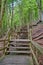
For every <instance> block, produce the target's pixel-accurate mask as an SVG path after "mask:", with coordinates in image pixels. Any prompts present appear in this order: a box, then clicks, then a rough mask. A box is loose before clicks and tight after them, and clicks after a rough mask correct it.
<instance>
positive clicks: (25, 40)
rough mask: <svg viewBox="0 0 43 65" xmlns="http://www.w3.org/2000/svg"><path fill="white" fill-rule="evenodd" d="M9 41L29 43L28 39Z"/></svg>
mask: <svg viewBox="0 0 43 65" xmlns="http://www.w3.org/2000/svg"><path fill="white" fill-rule="evenodd" d="M10 41H13V42H30V40H29V39H12V40H10Z"/></svg>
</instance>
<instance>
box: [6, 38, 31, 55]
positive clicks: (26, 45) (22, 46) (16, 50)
mask: <svg viewBox="0 0 43 65" xmlns="http://www.w3.org/2000/svg"><path fill="white" fill-rule="evenodd" d="M8 49H9V50H8V51H7V53H9V54H20V55H27V54H28V55H29V54H31V50H30V41H28V40H26V39H17V40H15V41H12V42H11V43H10V44H9V48H8Z"/></svg>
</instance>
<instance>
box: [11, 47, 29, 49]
mask: <svg viewBox="0 0 43 65" xmlns="http://www.w3.org/2000/svg"><path fill="white" fill-rule="evenodd" d="M11 48H13V49H30V48H29V47H11Z"/></svg>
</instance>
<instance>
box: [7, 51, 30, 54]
mask: <svg viewBox="0 0 43 65" xmlns="http://www.w3.org/2000/svg"><path fill="white" fill-rule="evenodd" d="M7 53H11V54H31V51H7Z"/></svg>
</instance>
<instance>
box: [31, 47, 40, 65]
mask: <svg viewBox="0 0 43 65" xmlns="http://www.w3.org/2000/svg"><path fill="white" fill-rule="evenodd" d="M31 52H32V55H33V58H34V60H35V63H36V65H39V63H38V60H37V58H36V56H35V54H34V52H33V50H32V48H31Z"/></svg>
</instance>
